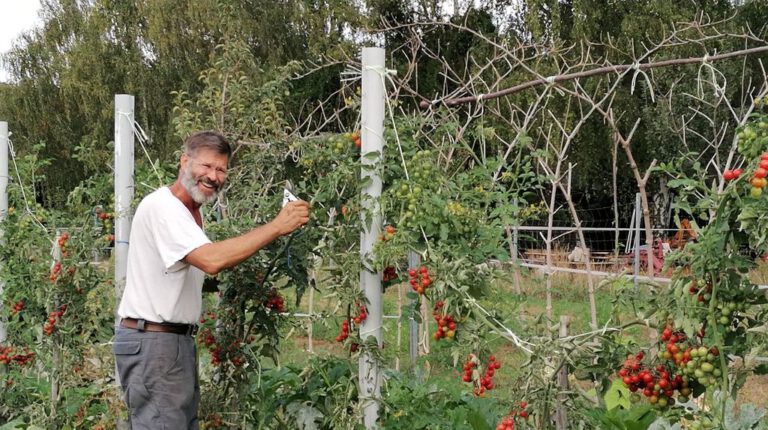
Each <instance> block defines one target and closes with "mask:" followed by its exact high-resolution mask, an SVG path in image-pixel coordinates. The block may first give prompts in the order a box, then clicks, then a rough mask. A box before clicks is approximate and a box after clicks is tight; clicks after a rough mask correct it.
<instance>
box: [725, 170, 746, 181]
mask: <svg viewBox="0 0 768 430" xmlns="http://www.w3.org/2000/svg"><path fill="white" fill-rule="evenodd" d="M742 173H744V171H743V170H742V169H733V170H726V171H724V172H723V179H725V180H726V181H729V182H730V181H732V180H734V179H737V178H738V177H739V176H741V174H742Z"/></svg>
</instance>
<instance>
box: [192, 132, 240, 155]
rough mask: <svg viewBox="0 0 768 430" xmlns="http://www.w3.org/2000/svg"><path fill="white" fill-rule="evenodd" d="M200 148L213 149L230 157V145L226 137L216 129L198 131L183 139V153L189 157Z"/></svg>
mask: <svg viewBox="0 0 768 430" xmlns="http://www.w3.org/2000/svg"><path fill="white" fill-rule="evenodd" d="M201 148H205V149H211V150H214V151H216V152H218V153H219V154H224V155H226V156H227V158H231V157H232V147H231V146H229V142H228V141H227V138H226V137H224V135H223V134H221V133H219V132H217V131H213V130H206V131H198V132H197V133H195V134H193V135H191V136H189V137H188V138H187V140H185V141H184V153H185V154H187V155H188V156H190V157H192V156H194V155H195V154H196V153H197V151H198V150H199V149H201Z"/></svg>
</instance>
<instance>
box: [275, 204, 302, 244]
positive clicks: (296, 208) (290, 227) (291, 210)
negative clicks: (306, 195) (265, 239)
mask: <svg viewBox="0 0 768 430" xmlns="http://www.w3.org/2000/svg"><path fill="white" fill-rule="evenodd" d="M308 222H309V203H307V202H306V201H304V200H298V201H295V202H289V203H288V204H286V205H285V206H284V207H283V209H282V210H281V211H280V213H279V214H277V216H276V217H275V219H273V220H272V225H274V226H275V228H276V229H277V231H278V232H279V233H280V235H281V236H282V235H286V234H289V233H291V232H293V231H295V230H296V229H298V228H300V227H301V226H303V225H304V224H306V223H308Z"/></svg>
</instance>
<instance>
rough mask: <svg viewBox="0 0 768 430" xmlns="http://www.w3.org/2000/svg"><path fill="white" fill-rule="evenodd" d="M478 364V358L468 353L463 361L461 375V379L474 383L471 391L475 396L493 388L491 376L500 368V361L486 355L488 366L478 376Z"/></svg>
mask: <svg viewBox="0 0 768 430" xmlns="http://www.w3.org/2000/svg"><path fill="white" fill-rule="evenodd" d="M479 365H480V359H478V358H477V355H475V354H469V357H468V358H467V361H466V362H465V363H464V367H463V369H464V374H463V375H462V376H461V380H462V381H464V382H466V383H470V384H471V383H473V382H474V383H475V388H474V390H473V393H474V395H475V396H483V395H484V394H485V392H486V391H490V390H493V388H494V385H493V377H494V375H495V374H496V370H498V369H500V368H501V363H499V362H498V361H496V357H494V356H493V355H491V356H490V357H488V366H486V369H485V374H484V375H483V376H482V377H480V373H479V372H478V371H477V368H478V367H479Z"/></svg>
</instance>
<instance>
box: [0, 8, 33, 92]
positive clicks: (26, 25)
mask: <svg viewBox="0 0 768 430" xmlns="http://www.w3.org/2000/svg"><path fill="white" fill-rule="evenodd" d="M39 10H40V0H0V54H5V53H6V52H8V51H9V50H10V49H11V46H13V41H14V40H16V38H17V37H18V36H19V34H21V32H23V31H24V30H29V29H31V28H34V27H35V26H36V25H37V24H38V22H39V19H38V17H37V13H38V11H39ZM6 81H8V74H7V73H6V71H5V69H2V68H0V82H6Z"/></svg>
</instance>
